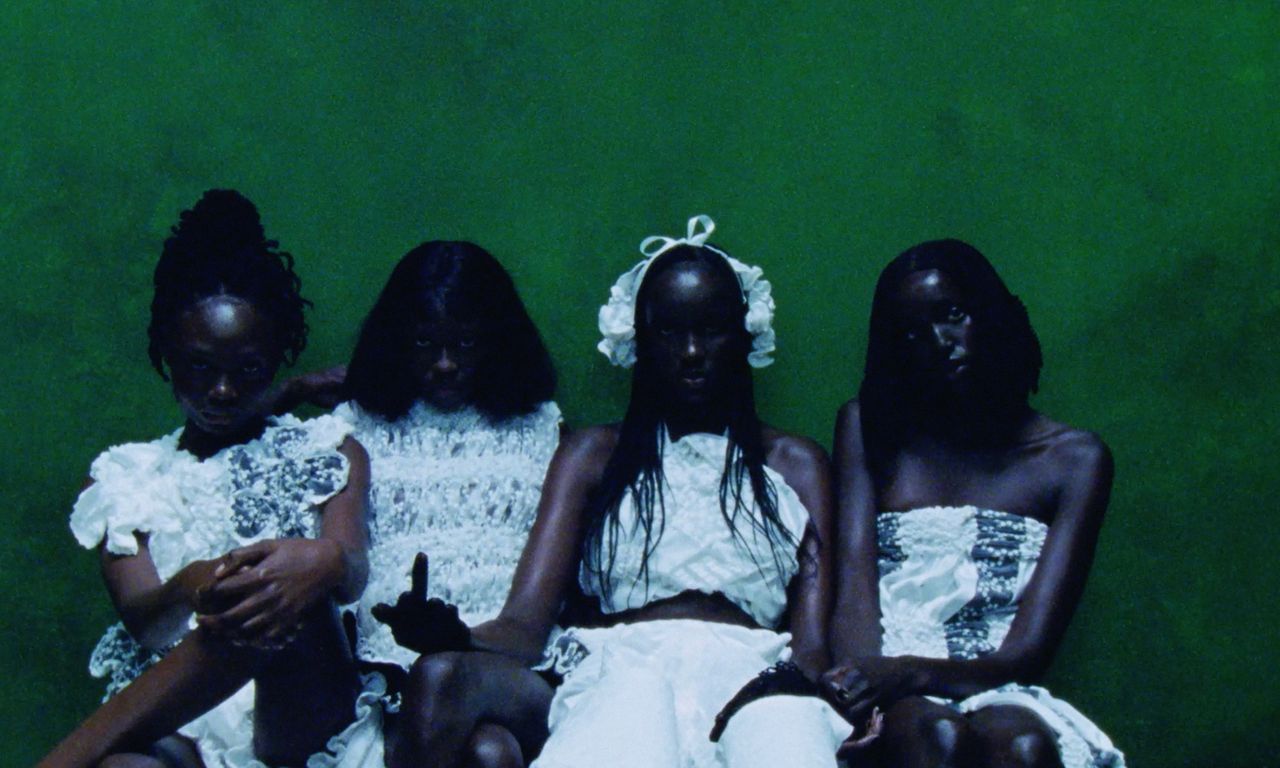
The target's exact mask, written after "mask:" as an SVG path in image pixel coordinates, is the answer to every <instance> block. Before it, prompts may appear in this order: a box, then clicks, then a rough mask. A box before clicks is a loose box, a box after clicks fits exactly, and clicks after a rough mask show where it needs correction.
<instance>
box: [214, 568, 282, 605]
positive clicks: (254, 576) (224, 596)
mask: <svg viewBox="0 0 1280 768" xmlns="http://www.w3.org/2000/svg"><path fill="white" fill-rule="evenodd" d="M229 573H230V575H227V576H224V577H222V578H220V579H218V580H217V581H215V582H214V583H212V584H209V585H207V586H205V587H202V588H201V589H200V591H199V593H198V594H199V596H200V600H201V601H202V602H203V603H204V604H206V605H210V604H211V605H213V606H217V605H218V601H222V602H224V603H225V602H228V601H234V600H242V599H244V598H245V597H247V596H248V595H251V594H253V593H254V592H256V591H258V590H260V589H262V588H263V586H265V584H266V582H265V581H264V579H263V575H262V573H261V572H260V571H258V570H257V569H251V570H241V571H234V572H229Z"/></svg>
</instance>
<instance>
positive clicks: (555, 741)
mask: <svg viewBox="0 0 1280 768" xmlns="http://www.w3.org/2000/svg"><path fill="white" fill-rule="evenodd" d="M581 671H582V670H581V669H579V670H575V673H571V674H570V676H569V677H568V678H567V679H566V680H565V682H564V684H563V685H562V686H561V688H560V689H559V690H558V691H557V692H556V697H555V701H554V702H553V703H552V712H551V717H550V724H551V735H550V737H549V738H548V739H547V744H546V746H545V747H544V748H543V750H542V755H541V756H540V757H539V758H538V760H537V762H536V763H535V764H534V766H535V768H578V767H579V766H580V767H581V768H596V766H601V765H608V766H611V767H612V768H672V767H673V766H678V765H680V750H679V729H678V718H677V717H676V711H675V706H674V702H673V696H672V692H671V686H670V685H669V684H668V683H667V681H666V680H665V679H663V677H662V676H661V675H660V674H657V673H656V672H655V671H654V670H652V669H647V668H645V667H642V666H630V665H626V664H614V665H605V668H603V669H599V670H598V671H596V672H595V673H594V674H591V675H590V679H585V680H584V679H583V676H582V675H581V674H577V673H579V672H581Z"/></svg>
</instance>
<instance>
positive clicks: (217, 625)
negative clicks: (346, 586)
mask: <svg viewBox="0 0 1280 768" xmlns="http://www.w3.org/2000/svg"><path fill="white" fill-rule="evenodd" d="M343 568H344V564H343V555H342V548H341V546H340V545H339V544H337V543H336V542H334V541H331V540H329V539H323V538H321V539H268V540H266V541H260V542H257V543H255V544H250V545H249V546H246V547H240V548H239V549H234V550H232V551H231V552H228V553H227V554H226V555H224V556H223V557H222V558H221V561H220V562H219V563H218V566H217V568H216V569H215V571H214V582H213V583H212V584H210V585H208V586H206V587H203V588H201V589H200V590H199V591H198V592H197V594H196V610H197V613H198V614H199V616H198V617H197V622H198V623H199V625H200V626H201V627H204V628H205V629H207V630H209V631H211V632H214V633H216V634H219V635H223V636H225V637H227V638H229V639H230V640H231V641H233V642H236V643H240V644H244V645H250V646H254V647H260V648H264V649H271V648H278V647H281V646H282V645H284V644H286V643H288V642H289V641H290V640H291V639H292V637H293V635H294V634H295V633H296V632H297V629H298V626H299V625H300V623H301V621H302V615H303V613H305V612H306V611H307V610H308V609H309V608H311V607H312V606H314V605H316V604H317V603H319V602H320V601H322V600H324V599H326V598H328V597H329V595H330V594H331V593H332V591H333V589H334V587H335V586H337V585H338V584H339V583H340V582H341V581H342V574H343Z"/></svg>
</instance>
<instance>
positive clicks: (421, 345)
mask: <svg viewBox="0 0 1280 768" xmlns="http://www.w3.org/2000/svg"><path fill="white" fill-rule="evenodd" d="M413 346H415V347H417V348H418V349H430V348H431V346H432V344H431V339H429V338H427V337H426V336H418V337H417V338H415V339H414V340H413Z"/></svg>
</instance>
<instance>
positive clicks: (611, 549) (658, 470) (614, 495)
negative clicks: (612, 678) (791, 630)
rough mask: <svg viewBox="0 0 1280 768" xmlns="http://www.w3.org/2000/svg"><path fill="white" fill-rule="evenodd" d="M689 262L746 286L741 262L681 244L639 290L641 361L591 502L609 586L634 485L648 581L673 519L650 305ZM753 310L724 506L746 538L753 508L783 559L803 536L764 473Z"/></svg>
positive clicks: (588, 553)
mask: <svg viewBox="0 0 1280 768" xmlns="http://www.w3.org/2000/svg"><path fill="white" fill-rule="evenodd" d="M717 250H718V249H717ZM688 263H694V264H699V265H705V266H706V267H707V268H709V269H711V270H713V271H715V272H717V273H720V274H721V275H726V274H727V276H728V278H729V279H730V280H732V281H733V284H734V285H738V284H739V283H738V278H737V275H736V274H734V272H733V268H732V267H730V266H729V264H728V262H727V261H726V260H725V259H724V257H723V256H721V255H720V254H719V253H717V251H716V250H712V249H711V248H708V247H699V246H692V245H680V246H676V247H675V248H672V249H671V250H669V251H667V252H666V253H663V254H662V255H660V256H658V257H657V258H656V259H654V261H653V263H652V264H651V265H650V266H649V269H648V271H647V272H646V273H645V276H644V279H643V280H642V281H641V284H640V288H639V290H638V291H637V292H636V301H635V329H636V363H635V368H634V370H633V371H632V375H631V399H630V402H629V403H628V404H627V413H626V416H625V417H624V418H623V420H622V426H621V428H620V431H619V435H618V444H617V447H616V448H614V450H613V453H612V455H610V456H609V461H608V463H607V464H606V465H605V469H604V474H603V476H602V478H601V481H600V484H599V485H598V486H597V488H596V489H595V492H594V493H593V494H592V495H591V498H590V499H588V503H587V510H588V518H587V519H588V524H587V534H586V537H585V539H584V547H583V558H584V562H585V564H586V567H587V569H588V570H589V571H591V572H592V573H593V574H594V575H595V577H596V579H597V580H598V582H599V583H600V584H601V585H602V587H603V590H604V591H605V592H608V591H609V590H610V584H611V583H612V574H611V572H612V570H613V565H614V561H615V559H616V555H617V547H618V529H619V527H620V526H621V522H620V520H619V510H620V508H621V504H622V499H623V497H624V496H625V495H626V494H627V493H628V491H629V492H630V493H631V495H632V504H633V505H634V508H635V513H636V518H637V522H638V524H639V526H640V528H641V529H642V530H643V531H644V549H643V550H642V553H641V560H640V574H639V576H640V577H641V578H643V579H644V580H645V583H646V584H648V578H649V556H650V555H651V554H652V553H653V552H654V550H655V549H656V548H657V546H658V541H659V540H660V539H661V538H662V532H663V527H664V525H665V522H666V518H665V515H666V510H665V505H664V503H663V495H662V486H663V475H662V446H663V430H664V425H663V422H662V417H661V412H662V405H661V404H662V393H661V392H660V391H659V387H658V384H657V377H656V376H655V372H654V369H653V366H654V363H653V361H652V360H651V357H650V354H649V353H648V352H647V348H648V340H649V329H648V327H647V324H646V317H645V315H646V312H645V309H646V307H647V306H648V304H649V301H650V299H649V296H650V294H651V292H652V290H653V289H652V288H651V286H652V285H653V284H654V283H655V282H656V281H655V279H654V278H655V277H657V276H658V275H660V274H662V273H663V272H664V271H666V270H668V269H670V268H672V267H673V266H675V265H677V264H688ZM746 310H747V307H746V302H745V300H744V301H743V303H742V309H741V311H742V315H741V319H742V322H741V323H739V324H738V325H737V326H736V327H737V328H738V329H740V332H741V334H742V338H741V348H742V354H741V355H740V356H736V359H735V364H734V369H733V370H732V371H731V372H730V376H729V379H730V382H731V383H730V392H729V394H728V396H727V398H728V403H727V404H726V405H727V408H726V414H727V417H728V428H729V444H728V447H727V449H726V451H725V463H724V472H723V473H722V474H721V476H720V512H721V515H722V516H723V517H724V521H725V523H726V524H727V525H728V526H729V530H730V531H732V532H733V535H734V536H735V537H738V538H739V539H741V538H742V533H741V532H740V531H739V530H738V523H739V520H740V517H741V516H742V515H743V514H745V515H746V517H747V518H748V520H749V521H750V524H751V528H752V529H753V531H755V532H758V533H761V534H763V535H764V536H765V538H766V540H767V541H768V542H769V546H770V549H771V552H772V554H773V557H774V559H775V561H777V560H778V557H779V556H778V546H779V545H781V544H782V543H786V544H789V545H791V546H795V545H796V544H797V542H796V540H795V537H794V536H793V535H792V533H791V532H790V531H788V530H787V528H786V526H785V525H783V523H782V519H781V517H780V516H779V514H778V494H777V491H776V489H775V488H774V486H773V481H771V480H770V479H769V476H768V475H766V474H765V471H764V463H765V448H764V435H763V428H762V426H761V424H760V417H759V415H757V413H756V401H755V386H754V382H753V380H752V376H751V368H750V366H749V364H748V363H747V353H748V351H749V350H750V346H751V341H750V337H749V334H748V333H747V330H746V328H745V325H744V324H745V319H746ZM744 483H750V486H751V492H752V496H753V497H754V499H755V504H756V507H757V509H758V510H759V512H758V514H752V510H751V508H750V507H749V506H747V505H746V504H745V503H744V500H743V484H744Z"/></svg>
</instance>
